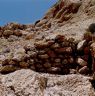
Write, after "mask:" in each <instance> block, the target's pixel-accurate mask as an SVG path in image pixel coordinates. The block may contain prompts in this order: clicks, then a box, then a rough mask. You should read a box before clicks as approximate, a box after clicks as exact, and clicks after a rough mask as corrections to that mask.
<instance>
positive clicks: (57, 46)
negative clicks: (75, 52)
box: [50, 43, 60, 49]
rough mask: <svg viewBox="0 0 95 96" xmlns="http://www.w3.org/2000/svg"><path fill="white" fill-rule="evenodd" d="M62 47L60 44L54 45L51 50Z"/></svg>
mask: <svg viewBox="0 0 95 96" xmlns="http://www.w3.org/2000/svg"><path fill="white" fill-rule="evenodd" d="M59 47H60V45H59V44H58V43H55V44H53V45H52V46H50V48H51V49H55V48H59Z"/></svg>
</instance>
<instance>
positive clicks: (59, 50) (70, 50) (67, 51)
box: [55, 47, 72, 54]
mask: <svg viewBox="0 0 95 96" xmlns="http://www.w3.org/2000/svg"><path fill="white" fill-rule="evenodd" d="M55 51H56V52H57V53H69V54H70V53H72V48H71V47H64V48H58V49H55Z"/></svg>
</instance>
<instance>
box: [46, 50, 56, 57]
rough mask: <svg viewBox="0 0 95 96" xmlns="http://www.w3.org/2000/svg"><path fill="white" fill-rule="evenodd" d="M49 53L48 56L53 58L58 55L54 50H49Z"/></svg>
mask: <svg viewBox="0 0 95 96" xmlns="http://www.w3.org/2000/svg"><path fill="white" fill-rule="evenodd" d="M47 54H48V56H49V57H51V58H55V57H56V54H55V53H54V51H51V50H49V51H48V52H47Z"/></svg>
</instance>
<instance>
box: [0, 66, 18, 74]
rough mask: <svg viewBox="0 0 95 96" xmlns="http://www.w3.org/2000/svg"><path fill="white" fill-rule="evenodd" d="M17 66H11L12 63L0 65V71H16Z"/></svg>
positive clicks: (4, 72) (3, 72)
mask: <svg viewBox="0 0 95 96" xmlns="http://www.w3.org/2000/svg"><path fill="white" fill-rule="evenodd" d="M17 69H18V68H17V67H15V66H12V65H6V66H1V67H0V72H1V73H2V74H6V73H10V72H13V71H16V70H17Z"/></svg>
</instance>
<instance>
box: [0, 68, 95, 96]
mask: <svg viewBox="0 0 95 96" xmlns="http://www.w3.org/2000/svg"><path fill="white" fill-rule="evenodd" d="M1 83H2V86H6V89H5V92H4V91H3V92H4V95H1V96H63V95H64V96H71V95H72V96H78V95H79V96H95V92H94V89H93V87H92V85H91V83H90V82H89V77H85V76H82V75H74V74H72V75H64V76H60V75H49V74H38V73H35V72H33V71H31V70H25V69H23V70H19V71H16V72H14V73H10V74H8V75H5V76H2V79H1ZM0 88H2V87H0Z"/></svg>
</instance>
